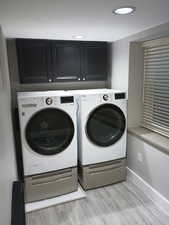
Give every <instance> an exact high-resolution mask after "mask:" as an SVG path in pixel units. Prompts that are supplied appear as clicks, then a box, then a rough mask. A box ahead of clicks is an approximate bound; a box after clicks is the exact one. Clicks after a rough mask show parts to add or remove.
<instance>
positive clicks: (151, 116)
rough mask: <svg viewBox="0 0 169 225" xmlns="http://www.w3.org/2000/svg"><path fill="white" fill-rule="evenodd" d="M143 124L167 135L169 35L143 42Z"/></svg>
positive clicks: (168, 119) (168, 123)
mask: <svg viewBox="0 0 169 225" xmlns="http://www.w3.org/2000/svg"><path fill="white" fill-rule="evenodd" d="M143 48H144V97H143V101H144V109H143V126H144V127H146V128H148V129H151V130H153V131H156V132H159V133H160V134H162V135H165V136H168V137H169V37H167V38H161V39H158V40H153V41H147V42H144V43H143Z"/></svg>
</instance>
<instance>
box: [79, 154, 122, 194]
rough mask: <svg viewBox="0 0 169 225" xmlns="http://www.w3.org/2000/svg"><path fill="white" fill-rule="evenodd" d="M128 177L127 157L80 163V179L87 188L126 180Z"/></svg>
mask: <svg viewBox="0 0 169 225" xmlns="http://www.w3.org/2000/svg"><path fill="white" fill-rule="evenodd" d="M125 179H126V158H124V159H118V160H113V161H108V162H104V163H97V164H92V165H87V166H82V165H79V181H80V183H81V185H82V187H83V188H84V189H85V190H88V189H92V188H97V187H102V186H105V185H109V184H113V183H117V182H120V181H124V180H125Z"/></svg>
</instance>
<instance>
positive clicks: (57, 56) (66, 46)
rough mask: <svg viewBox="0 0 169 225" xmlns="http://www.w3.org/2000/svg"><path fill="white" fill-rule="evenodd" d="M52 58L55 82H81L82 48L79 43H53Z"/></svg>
mask: <svg viewBox="0 0 169 225" xmlns="http://www.w3.org/2000/svg"><path fill="white" fill-rule="evenodd" d="M51 58H52V72H53V77H54V81H78V80H80V78H81V75H80V74H81V48H80V47H79V45H78V44H77V43H74V42H64V41H63V42H62V41H60V42H59V41H53V42H52V47H51Z"/></svg>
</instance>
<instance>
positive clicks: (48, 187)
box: [24, 167, 78, 202]
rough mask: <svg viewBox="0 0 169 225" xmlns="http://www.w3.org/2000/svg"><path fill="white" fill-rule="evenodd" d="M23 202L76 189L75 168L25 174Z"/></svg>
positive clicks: (51, 196)
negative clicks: (31, 174) (30, 174)
mask: <svg viewBox="0 0 169 225" xmlns="http://www.w3.org/2000/svg"><path fill="white" fill-rule="evenodd" d="M24 179H25V180H24V181H25V202H34V201H39V200H44V199H48V198H53V197H56V196H59V195H63V194H67V193H71V192H74V191H76V190H77V189H78V180H77V168H76V167H74V168H68V169H63V170H58V171H52V172H48V173H43V174H38V175H33V176H27V177H25V178H24Z"/></svg>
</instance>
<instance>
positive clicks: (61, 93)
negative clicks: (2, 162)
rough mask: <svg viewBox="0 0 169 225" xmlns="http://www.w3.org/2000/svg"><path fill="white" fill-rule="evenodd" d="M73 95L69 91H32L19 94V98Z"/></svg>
mask: <svg viewBox="0 0 169 225" xmlns="http://www.w3.org/2000/svg"><path fill="white" fill-rule="evenodd" d="M71 95H72V93H71V92H68V91H32V92H18V93H17V97H18V98H30V97H35V98H36V97H51V96H71Z"/></svg>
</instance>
